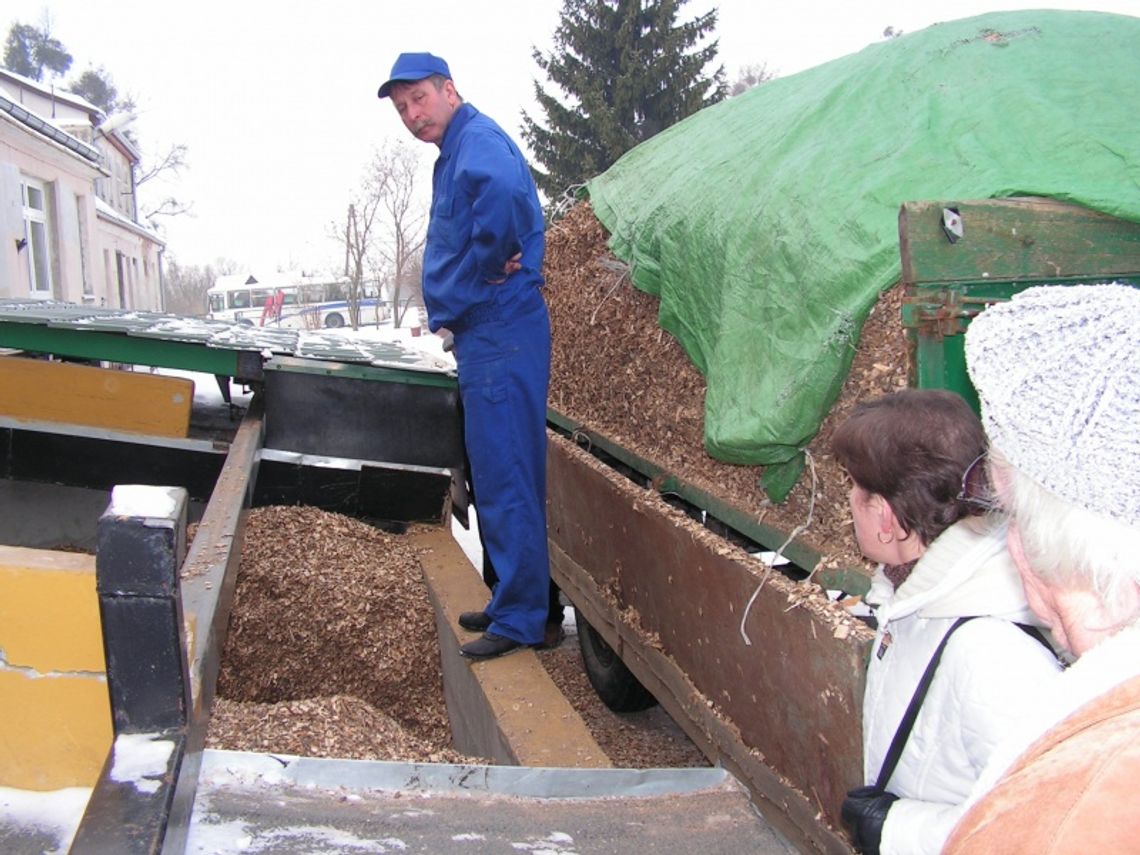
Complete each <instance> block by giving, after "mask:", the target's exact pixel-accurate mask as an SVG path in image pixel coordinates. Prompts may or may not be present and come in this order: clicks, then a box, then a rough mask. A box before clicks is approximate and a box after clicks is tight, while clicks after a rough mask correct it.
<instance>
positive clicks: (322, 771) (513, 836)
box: [186, 753, 795, 855]
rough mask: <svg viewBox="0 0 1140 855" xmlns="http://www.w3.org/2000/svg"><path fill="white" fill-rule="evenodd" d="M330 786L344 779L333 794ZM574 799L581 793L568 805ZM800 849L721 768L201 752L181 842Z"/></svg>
mask: <svg viewBox="0 0 1140 855" xmlns="http://www.w3.org/2000/svg"><path fill="white" fill-rule="evenodd" d="M247 756H248V755H247ZM271 762H273V763H275V764H276V763H277V761H271ZM377 774H378V775H380V779H376V778H373V782H374V783H377V784H382V785H384V786H389V785H398V786H399V789H390V790H384V789H370V788H369V786H366V785H364V783H363V781H362V780H361V779H360V778H359V777H354V776H358V775H368V776H374V775H377ZM283 775H284V776H287V777H288V780H287V781H286V780H282V776H283ZM388 775H390V776H391V778H390V779H389V780H388V782H387V783H386V784H385V783H384V781H383V780H382V779H383V778H384V777H385V776H388ZM335 781H345V782H347V783H346V786H340V787H338V786H334V782H335ZM570 793H574V794H578V796H577V797H567V794H570ZM584 794H588V795H587V797H582V795H584ZM794 851H795V850H794V849H792V848H791V847H790V846H788V845H787V844H786V843H784V842H783V841H782V839H781V838H780V837H779V836H778V835H777V834H776V833H775V832H774V831H773V830H772V829H771V828H770V827H769V826H768V825H767V823H766V822H765V821H764V820H763V818H761V817H760V816H759V815H758V814H757V813H756V812H755V810H754V809H753V808H752V806H751V805H750V804H749V801H748V797H747V794H746V793H745V791H744V790H743V788H742V787H740V786H739V784H738V783H737V782H736V781H735V780H734V779H733V778H732V777H731V776H729V775H727V774H726V773H724V772H723V771H722V770H717V769H684V770H669V771H659V770H654V771H648V772H645V771H641V772H638V771H632V770H616V769H609V770H607V769H602V770H582V769H519V768H518V767H485V766H467V767H459V766H452V767H441V766H434V767H425V766H414V765H411V764H349V765H346V764H345V762H344V761H331V762H328V763H324V764H321V763H313V762H312V761H303V762H302V763H300V764H297V767H296V768H294V769H289V768H287V767H285V766H282V765H280V764H277V768H276V769H275V768H273V767H272V766H269V765H263V766H261V767H260V768H256V767H251V766H248V765H247V764H246V757H241V756H240V755H232V756H226V755H225V754H224V753H220V754H218V755H215V756H213V757H210V756H208V757H207V761H206V763H205V765H204V768H203V773H202V777H201V781H200V786H199V793H198V799H197V802H196V808H195V818H194V822H193V825H192V828H191V831H190V836H189V840H188V842H187V847H186V852H187V853H194V855H204V854H205V853H210V855H224V853H254V852H258V853H260V852H272V853H317V852H320V853H324V852H337V853H340V852H377V853H384V852H402V853H461V855H467V853H470V855H483V853H518V852H532V853H543V855H571V853H578V855H595V853H596V855H602V853H614V854H615V855H616V854H617V853H641V852H653V853H664V855H669V854H670V853H677V855H681V853H684V855H691V853H694V852H696V853H700V855H739V853H775V855H788V853H792V852H794Z"/></svg>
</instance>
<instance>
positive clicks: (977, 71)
mask: <svg viewBox="0 0 1140 855" xmlns="http://www.w3.org/2000/svg"><path fill="white" fill-rule="evenodd" d="M1138 81H1140V19H1137V18H1131V17H1124V16H1120V15H1110V14H1102V13H1091V12H1057V11H1034V12H999V13H994V14H989V15H983V16H980V17H976V18H970V19H965V20H960V21H954V22H950V23H944V24H938V25H935V26H932V27H929V28H927V29H925V30H922V31H920V32H916V33H912V34H909V35H905V36H903V37H901V38H896V39H890V40H887V41H884V42H881V43H878V44H874V45H871V46H870V47H868V48H866V49H864V50H862V51H861V52H859V53H857V54H853V55H851V56H847V57H843V58H841V59H837V60H835V61H833V62H829V63H827V64H825V65H821V66H818V67H816V68H812V69H809V70H808V71H804V72H802V73H800V74H796V75H793V76H790V77H786V78H782V79H777V80H774V81H772V82H770V83H766V84H764V85H762V86H758V87H755V88H753V89H751V90H748V91H747V92H745V93H744V94H742V95H739V96H737V97H735V98H732V99H729V100H727V101H724V102H722V103H720V104H717V105H715V106H713V107H709V108H707V109H705V110H702V111H701V112H699V113H697V114H695V115H693V116H691V117H690V118H688V119H686V120H685V121H683V122H681V123H679V124H677V125H675V126H673V127H672V128H670V129H668V130H667V131H665V132H663V133H661V134H659V135H658V136H656V137H654V138H653V139H651V140H649V141H647V142H645V143H643V144H641V145H640V146H638V147H637V148H635V149H633V150H632V151H630V152H628V153H627V154H626V155H624V156H623V157H622V158H621V159H620V160H619V161H618V162H617V163H616V164H614V166H612V167H611V168H610V169H609V170H608V171H606V172H605V173H604V174H602V175H600V176H598V177H597V178H595V179H593V180H592V181H591V182H590V183H589V185H588V187H587V190H588V193H589V196H590V199H591V202H592V204H593V206H594V210H595V212H596V214H597V216H598V218H599V220H600V221H601V222H602V224H603V225H605V226H606V228H607V229H608V230H609V231H610V234H611V236H612V237H611V247H612V249H613V251H614V253H615V254H616V255H617V256H618V257H619V258H621V259H623V260H625V261H626V262H628V263H629V264H630V266H631V268H632V274H633V281H634V283H635V284H636V285H637V286H638V287H639V288H641V289H643V290H645V291H647V292H649V293H651V294H654V295H656V296H658V297H659V298H660V300H661V304H660V305H661V308H660V323H661V326H662V327H664V328H665V329H666V330H668V331H669V332H671V333H672V334H673V335H674V336H676V338H677V339H678V340H679V341H680V343H681V345H682V346H683V347H684V348H685V350H686V352H687V353H688V354H689V357H690V358H691V359H692V360H693V362H694V363H695V364H696V365H697V367H698V368H699V369H700V370H701V371H702V373H703V374H704V375H705V377H706V379H707V384H708V391H707V395H706V400H705V444H706V447H707V449H708V451H709V453H710V454H712V455H713V456H714V457H717V458H719V459H722V460H726V461H729V462H734V463H743V464H765V465H771V464H781V463H788V462H789V461H791V464H790V467H792V468H794V466H795V464H796V463H797V462H798V460H799V454H798V452H799V450H800V449H802V448H803V447H804V446H805V445H807V443H808V442H809V441H810V440H811V438H812V437H813V436H814V435H815V433H816V432H817V431H818V429H819V426H820V424H821V422H822V421H823V418H824V416H825V415H826V414H827V412H828V410H829V409H830V407H831V405H832V403H833V402H834V400H835V398H836V397H837V395H838V394H839V390H840V389H841V387H842V385H843V380H844V379H845V377H846V375H847V371H848V369H849V367H850V363H851V358H852V356H853V353H854V347H855V343H856V342H857V341H858V335H859V331H860V329H861V328H862V325H863V321H864V319H865V318H866V316H867V313H868V312H869V311H870V309H871V307H872V306H873V305H874V303H875V300H876V299H877V297H878V295H879V293H880V292H881V291H882V290H883V289H885V288H888V287H890V286H891V285H892V284H894V283H895V282H896V281H897V280H898V277H899V271H900V263H899V248H898V212H899V206H900V204H901V203H903V202H906V201H922V200H932V201H933V200H939V201H941V200H966V199H984V198H997V197H1006V196H1051V197H1056V198H1058V199H1062V200H1067V201H1070V202H1074V203H1077V204H1080V205H1084V206H1086V207H1089V208H1092V209H1095V210H1099V211H1102V212H1105V213H1108V214H1112V215H1115V216H1118V217H1122V218H1124V219H1128V220H1134V221H1140V94H1138V86H1140V84H1138ZM776 468H777V467H773V470H775V469H776ZM783 468H785V469H787V468H789V467H783Z"/></svg>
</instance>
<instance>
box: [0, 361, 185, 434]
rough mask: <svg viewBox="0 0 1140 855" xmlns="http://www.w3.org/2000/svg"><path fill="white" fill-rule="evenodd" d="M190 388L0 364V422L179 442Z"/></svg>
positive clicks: (111, 374)
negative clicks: (38, 423)
mask: <svg viewBox="0 0 1140 855" xmlns="http://www.w3.org/2000/svg"><path fill="white" fill-rule="evenodd" d="M193 402H194V382H193V381H192V380H188V379H185V378H182V377H164V376H160V375H156V374H136V373H134V372H131V371H118V370H114V369H109V368H95V367H92V366H88V365H74V364H71V363H66V362H48V361H46V360H41V359H21V358H17V357H8V358H2V359H0V416H7V417H10V418H15V419H24V420H29V421H43V422H62V423H64V424H73V425H84V426H86V427H97V428H106V429H108V430H119V431H124V432H127V433H140V434H147V435H150V436H166V437H185V436H186V435H187V434H188V432H189V429H190V408H191V405H192V404H193Z"/></svg>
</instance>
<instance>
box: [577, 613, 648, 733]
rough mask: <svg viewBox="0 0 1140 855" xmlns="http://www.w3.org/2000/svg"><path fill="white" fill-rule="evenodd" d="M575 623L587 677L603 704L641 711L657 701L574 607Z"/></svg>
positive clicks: (622, 710)
mask: <svg viewBox="0 0 1140 855" xmlns="http://www.w3.org/2000/svg"><path fill="white" fill-rule="evenodd" d="M574 623H575V624H576V625H577V627H578V646H579V647H580V648H581V649H582V662H583V663H584V664H585V666H586V676H587V677H589V678H590V685H591V686H593V687H594V691H595V692H597V693H598V697H599V698H601V699H602V703H604V704H605V705H606V706H607V707H609V708H610V709H611V710H613V711H614V712H641V711H642V710H647V709H649V708H650V707H651V706H653V705H654V704H656V703H657V699H656V698H655V697H653V694H652V693H651V692H650V691H649V690H648V689H647V688H645V686H643V685H641V681H640V680H638V679H637V677H635V676H633V672H632V671H630V670H629V669H628V668H627V667H625V663H624V662H622V661H621V657H619V656H618V655H617V654H616V653H615V652H614V649H613V648H612V647H610V646H609V645H608V644H606V640H605V639H604V638H602V636H601V635H600V634H599V633H598V631H597V630H596V629H594V628H593V627H592V626H590V623H589V621H587V620H586V619H585V618H584V617H582V613H581V612H580V611H578V609H574Z"/></svg>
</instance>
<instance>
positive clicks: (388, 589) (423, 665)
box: [207, 507, 459, 760]
mask: <svg viewBox="0 0 1140 855" xmlns="http://www.w3.org/2000/svg"><path fill="white" fill-rule="evenodd" d="M217 693H218V698H219V701H218V703H217V704H216V706H215V712H214V715H213V717H212V719H211V723H210V730H209V734H208V737H207V745H208V746H209V747H213V748H229V749H234V750H257V751H274V752H284V753H295V754H302V755H305V756H339V757H351V758H358V759H409V760H410V759H425V758H427V757H439V758H442V757H451V758H452V759H455V758H458V757H459V755H457V754H455V752H454V751H453V750H452V749H451V747H450V744H451V732H450V728H449V724H448V718H447V709H446V706H445V704H444V701H443V676H442V671H441V668H440V656H439V642H438V639H437V638H436V634H435V617H434V614H433V612H432V608H431V605H430V603H429V601H428V595H427V587H426V585H425V583H424V581H423V576H422V572H421V570H420V564H419V560H418V557H417V554H416V552H415V551H414V550H413V549H412V548H411V547H409V546H408V545H407V543H406V542H405V541H404V540H403V539H402V538H401V537H400V536H398V535H394V534H388V533H386V532H383V531H380V530H379V529H376V528H373V527H372V526H369V525H367V524H366V523H363V522H360V521H358V520H354V519H351V518H349V517H345V516H342V515H340V514H334V513H328V512H325V511H320V510H317V509H315V508H306V507H296V508H285V507H266V508H258V509H255V510H252V511H250V512H249V513H248V516H247V519H246V528H245V542H244V546H243V549H242V557H241V567H240V569H239V573H238V579H237V586H236V589H235V593H234V606H233V611H232V614H231V618H230V627H229V633H228V635H227V637H226V645H225V650H224V652H223V655H222V665H221V672H220V674H219V677H218V689H217ZM413 734H414V735H413ZM328 752H333V753H332V754H330V753H328Z"/></svg>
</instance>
